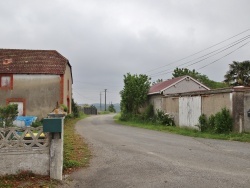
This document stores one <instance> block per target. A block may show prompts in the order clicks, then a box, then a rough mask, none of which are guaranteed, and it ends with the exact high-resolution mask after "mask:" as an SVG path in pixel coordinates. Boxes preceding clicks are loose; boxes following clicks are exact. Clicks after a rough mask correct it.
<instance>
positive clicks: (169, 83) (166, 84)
mask: <svg viewBox="0 0 250 188" xmlns="http://www.w3.org/2000/svg"><path fill="white" fill-rule="evenodd" d="M203 90H210V89H209V88H208V87H206V86H205V85H203V84H202V83H200V82H199V81H197V80H195V79H194V78H192V77H191V76H181V77H177V78H173V79H170V80H166V81H163V82H160V83H157V84H155V85H153V86H151V88H150V90H149V92H148V98H149V103H150V104H152V105H153V106H154V109H155V110H157V109H159V110H162V109H163V106H162V104H163V103H162V101H163V100H162V99H163V96H166V95H169V94H176V93H184V92H189V91H203Z"/></svg>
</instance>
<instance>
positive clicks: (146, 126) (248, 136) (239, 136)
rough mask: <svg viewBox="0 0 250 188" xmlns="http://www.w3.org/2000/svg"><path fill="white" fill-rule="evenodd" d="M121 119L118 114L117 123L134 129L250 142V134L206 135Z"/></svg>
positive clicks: (178, 128) (185, 129)
mask: <svg viewBox="0 0 250 188" xmlns="http://www.w3.org/2000/svg"><path fill="white" fill-rule="evenodd" d="M119 117H120V114H117V115H116V116H115V117H114V119H115V122H116V123H119V124H122V125H128V126H132V127H140V128H144V129H150V130H155V131H161V132H168V133H175V134H180V135H184V136H191V137H199V138H209V139H220V140H232V141H240V142H250V133H230V134H214V133H205V132H200V131H199V130H195V129H190V128H187V127H184V128H180V127H175V126H174V127H173V126H164V125H155V124H150V123H142V122H136V121H121V120H119Z"/></svg>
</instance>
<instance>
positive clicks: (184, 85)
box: [163, 79, 207, 95]
mask: <svg viewBox="0 0 250 188" xmlns="http://www.w3.org/2000/svg"><path fill="white" fill-rule="evenodd" d="M202 90H207V89H206V88H204V87H202V86H201V85H199V84H198V83H196V82H194V81H193V80H191V79H184V80H182V81H180V82H179V83H177V84H175V85H173V86H171V87H170V88H168V89H167V90H165V91H163V95H167V94H173V93H183V92H189V91H202Z"/></svg>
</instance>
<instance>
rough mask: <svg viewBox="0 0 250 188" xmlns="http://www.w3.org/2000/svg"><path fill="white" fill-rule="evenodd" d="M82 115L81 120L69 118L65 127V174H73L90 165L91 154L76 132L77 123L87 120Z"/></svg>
mask: <svg viewBox="0 0 250 188" xmlns="http://www.w3.org/2000/svg"><path fill="white" fill-rule="evenodd" d="M86 117H87V115H85V114H81V116H80V117H79V118H67V119H65V125H64V148H63V158H64V160H63V173H64V174H67V173H71V172H72V171H74V170H75V169H77V168H82V167H85V166H87V165H88V164H89V160H90V157H91V152H90V150H89V148H88V145H87V144H86V142H85V141H84V139H83V138H82V137H81V136H80V135H79V134H77V133H76V132H75V124H76V122H77V121H79V120H81V119H84V118H86Z"/></svg>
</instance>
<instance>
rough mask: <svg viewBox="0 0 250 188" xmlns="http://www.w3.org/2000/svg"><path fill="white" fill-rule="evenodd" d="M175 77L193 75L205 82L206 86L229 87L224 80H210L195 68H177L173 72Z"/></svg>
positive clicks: (213, 87) (212, 87) (214, 87)
mask: <svg viewBox="0 0 250 188" xmlns="http://www.w3.org/2000/svg"><path fill="white" fill-rule="evenodd" d="M172 75H173V78H176V77H180V76H186V75H187V76H191V77H192V78H194V79H196V80H198V81H199V82H200V83H202V84H204V85H205V86H207V87H209V88H211V89H216V88H225V87H228V85H227V84H226V83H223V82H215V81H213V80H210V79H209V78H208V77H207V76H206V75H204V74H201V73H199V72H197V71H195V69H193V70H189V69H187V68H178V67H177V68H176V69H175V70H174V72H173V74H172Z"/></svg>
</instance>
